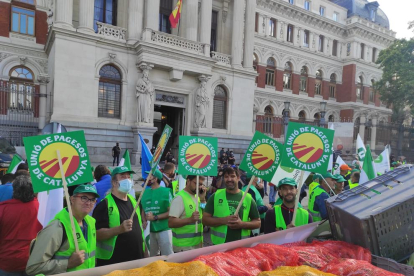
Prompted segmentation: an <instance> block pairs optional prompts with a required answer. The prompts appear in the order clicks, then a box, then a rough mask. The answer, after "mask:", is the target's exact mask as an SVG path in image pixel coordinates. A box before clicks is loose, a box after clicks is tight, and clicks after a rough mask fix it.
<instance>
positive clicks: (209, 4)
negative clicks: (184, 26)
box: [200, 0, 213, 57]
mask: <svg viewBox="0 0 414 276" xmlns="http://www.w3.org/2000/svg"><path fill="white" fill-rule="evenodd" d="M212 11H213V1H212V0H204V1H201V13H200V19H201V20H200V42H201V43H204V53H205V55H206V56H207V57H209V56H210V42H211V14H212Z"/></svg>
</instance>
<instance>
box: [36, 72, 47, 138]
mask: <svg viewBox="0 0 414 276" xmlns="http://www.w3.org/2000/svg"><path fill="white" fill-rule="evenodd" d="M37 80H38V81H39V82H40V94H39V131H40V130H42V129H43V128H44V127H45V125H46V109H47V84H48V83H49V80H50V78H49V76H48V75H40V76H38V78H37Z"/></svg>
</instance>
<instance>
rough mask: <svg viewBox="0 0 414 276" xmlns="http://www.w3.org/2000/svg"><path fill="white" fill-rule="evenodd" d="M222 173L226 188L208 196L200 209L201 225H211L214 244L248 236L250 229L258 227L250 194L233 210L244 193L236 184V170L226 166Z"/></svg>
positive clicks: (256, 215)
mask: <svg viewBox="0 0 414 276" xmlns="http://www.w3.org/2000/svg"><path fill="white" fill-rule="evenodd" d="M223 175H224V182H225V185H226V189H219V190H217V192H215V194H213V195H212V196H210V198H209V199H208V202H207V205H206V208H205V210H204V213H203V225H206V226H209V227H211V241H212V242H213V244H215V245H216V244H222V243H226V242H232V241H237V240H241V239H246V238H249V237H250V232H251V230H253V229H257V228H260V217H259V212H258V211H257V206H256V203H255V202H254V200H253V199H252V196H251V195H250V194H247V195H246V197H245V198H244V200H243V203H242V206H241V208H240V210H239V213H238V214H235V212H236V209H237V206H238V205H239V202H240V201H241V199H242V196H243V194H244V192H243V191H241V190H240V189H239V186H238V183H239V181H240V172H239V170H238V169H237V168H232V167H227V168H225V169H224V170H223Z"/></svg>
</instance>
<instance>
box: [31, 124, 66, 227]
mask: <svg viewBox="0 0 414 276" xmlns="http://www.w3.org/2000/svg"><path fill="white" fill-rule="evenodd" d="M56 132H57V133H61V132H62V127H61V124H58V127H57V131H56ZM63 196H64V195H63V188H59V189H54V190H50V191H45V192H40V193H39V194H38V195H37V200H38V201H39V212H38V213H37V220H38V221H39V222H40V224H42V225H43V227H45V226H46V225H47V224H48V223H49V221H51V220H52V219H54V218H55V216H56V214H57V213H59V212H60V211H61V210H62V209H63Z"/></svg>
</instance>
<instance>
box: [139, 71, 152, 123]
mask: <svg viewBox="0 0 414 276" xmlns="http://www.w3.org/2000/svg"><path fill="white" fill-rule="evenodd" d="M152 67H154V66H153V65H149V64H146V63H142V64H140V65H139V66H138V68H139V69H141V70H142V78H140V79H139V80H138V82H137V86H136V97H137V100H138V110H137V122H138V123H150V122H151V108H152V96H153V95H154V92H155V89H154V86H153V85H152V82H151V81H150V79H149V71H150V70H151V69H152Z"/></svg>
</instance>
